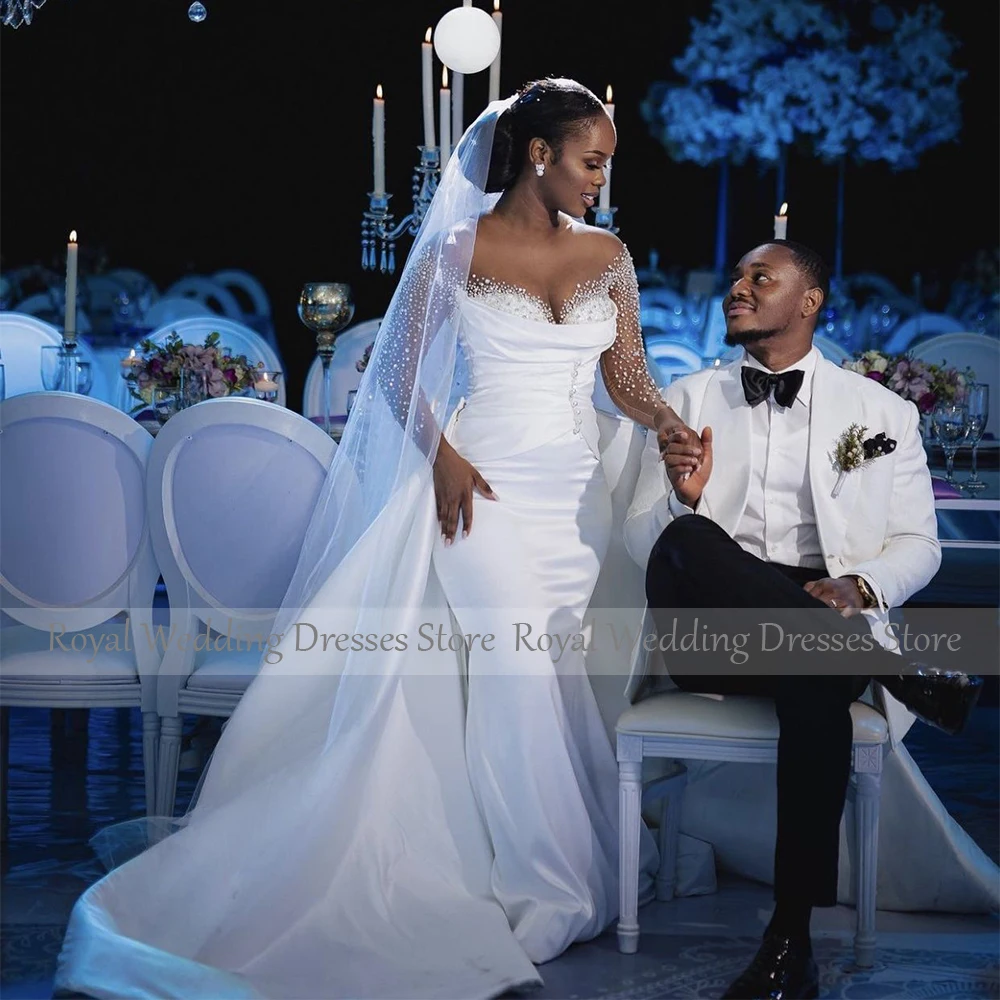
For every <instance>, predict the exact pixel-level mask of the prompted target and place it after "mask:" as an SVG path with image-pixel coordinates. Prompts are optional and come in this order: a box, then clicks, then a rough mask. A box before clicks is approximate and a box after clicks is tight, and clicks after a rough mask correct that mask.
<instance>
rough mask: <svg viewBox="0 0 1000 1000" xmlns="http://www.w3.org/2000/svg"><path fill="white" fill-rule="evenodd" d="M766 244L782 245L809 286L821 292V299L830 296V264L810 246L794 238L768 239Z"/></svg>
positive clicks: (824, 299)
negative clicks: (797, 241)
mask: <svg viewBox="0 0 1000 1000" xmlns="http://www.w3.org/2000/svg"><path fill="white" fill-rule="evenodd" d="M766 245H768V246H776V247H784V248H785V249H786V250H787V251H788V252H789V253H790V254H791V255H792V259H793V260H794V261H795V266H796V267H797V268H798V269H799V270H800V271H801V272H802V274H803V276H804V277H805V279H806V281H808V282H809V287H810V288H818V289H819V290H820V291H821V292H822V293H823V301H824V302H826V301H827V300H828V299H829V298H830V265H829V264H827V262H826V261H825V260H823V258H822V257H821V256H820V255H819V254H818V253H816V251H815V250H813V249H812V247H807V246H806V245H805V244H804V243H796V242H795V240H768V241H767V244H766Z"/></svg>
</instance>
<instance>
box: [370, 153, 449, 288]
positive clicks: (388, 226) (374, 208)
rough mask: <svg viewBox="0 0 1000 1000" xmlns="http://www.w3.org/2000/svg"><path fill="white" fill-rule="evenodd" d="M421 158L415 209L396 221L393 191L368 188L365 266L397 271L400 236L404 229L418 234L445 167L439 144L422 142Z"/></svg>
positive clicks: (415, 178)
mask: <svg viewBox="0 0 1000 1000" xmlns="http://www.w3.org/2000/svg"><path fill="white" fill-rule="evenodd" d="M417 149H419V150H420V161H419V162H418V163H417V166H416V168H415V169H414V171H413V211H412V212H410V214H409V215H407V216H405V217H404V218H402V219H400V220H399V222H398V223H397V224H395V225H394V224H393V215H392V213H391V212H390V211H389V199H390V198H391V197H392V195H391V194H375V192H374V191H369V192H368V210H367V211H366V212H364V213H363V215H362V220H361V267H362V269H363V270H365V271H374V270H375V267H376V262H377V264H378V269H379V271H381V272H382V274H395V273H396V240H398V239H399V237H400V236H402V235H403V234H404V233H409V234H410V235H411V236H416V234H417V232H418V231H419V229H420V225H421V223H422V222H423V221H424V216H425V215H426V214H427V209H428V208H429V206H430V203H431V199H432V198H433V197H434V192H435V191H436V190H437V186H438V177H439V175H440V171H441V151H440V149H439V148H438V147H437V146H418V147H417Z"/></svg>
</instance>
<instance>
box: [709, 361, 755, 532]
mask: <svg viewBox="0 0 1000 1000" xmlns="http://www.w3.org/2000/svg"><path fill="white" fill-rule="evenodd" d="M739 373H740V365H739V364H738V363H734V364H731V365H728V366H727V367H725V368H720V369H719V371H718V372H717V373H716V375H715V377H714V378H713V379H712V380H711V382H710V383H709V384H708V388H707V389H706V390H705V399H704V402H703V403H702V409H701V415H700V416H701V419H700V426H699V427H698V430H699V431H700V430H702V429H703V428H705V427H711V428H712V433H713V442H712V453H713V464H712V475H711V477H710V478H709V480H708V484H707V485H706V487H705V504H706V507H707V508H708V512H709V513H710V515H711V518H712V520H713V521H715V522H716V524H718V525H719V526H720V527H722V528H724V529H725V530H726V532H727V533H728V534H729V535H733V534H735V532H736V526H737V525H738V524H739V520H740V517H741V515H742V514H743V508H744V507H745V506H746V502H747V491H748V489H749V488H750V458H751V455H750V447H751V440H750V406H749V404H748V403H747V401H746V397H745V396H744V394H743V385H742V383H741V381H740V374H739Z"/></svg>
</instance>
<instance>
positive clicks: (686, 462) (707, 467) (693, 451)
mask: <svg viewBox="0 0 1000 1000" xmlns="http://www.w3.org/2000/svg"><path fill="white" fill-rule="evenodd" d="M660 457H661V458H662V459H663V463H664V465H665V466H666V468H667V478H668V479H669V480H670V485H671V486H673V488H674V493H675V494H676V495H677V499H678V500H680V501H681V503H683V504H686V505H687V506H688V507H696V506H697V505H698V501H699V500H700V499H701V493H702V490H704V489H705V485H706V484H707V483H708V479H709V476H711V475H712V428H711V427H706V428H705V429H704V430H703V431H702V432H701V436H700V437H699V435H697V434H696V433H695V432H694V431H693V430H691V429H688V430H677V431H673V432H672V433H671V434H669V435H668V436H667V442H666V447H661V449H660Z"/></svg>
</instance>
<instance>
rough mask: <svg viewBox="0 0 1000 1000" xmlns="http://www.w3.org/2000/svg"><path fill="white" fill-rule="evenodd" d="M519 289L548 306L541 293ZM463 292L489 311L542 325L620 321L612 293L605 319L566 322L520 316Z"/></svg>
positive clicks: (592, 323) (471, 300) (469, 299)
mask: <svg viewBox="0 0 1000 1000" xmlns="http://www.w3.org/2000/svg"><path fill="white" fill-rule="evenodd" d="M512 287H513V286H512ZM519 291H523V292H524V294H525V295H527V296H528V297H529V298H531V299H534V300H535V301H536V302H538V303H540V304H541V305H542V306H543V307H546V306H547V303H546V302H545V299H543V298H542V297H541V296H540V295H535V294H534V292H528V291H525V290H524V289H519ZM463 294H464V295H465V298H466V299H467V300H468V301H470V302H474V303H475V304H476V305H478V306H480V307H481V308H483V309H486V310H487V311H488V312H494V313H499V314H500V315H501V316H510V317H512V318H513V319H517V320H521V321H522V322H525V323H538V324H540V325H541V326H594V325H595V324H598V323H610V322H612V321H614V322H617V321H618V303H617V302H615V300H614V299H613V298H611V296H610V295H609V296H607V299H608V301H609V302H610V303H611V307H612V309H613V312H612V313H611V315H610V316H607V317H605V318H604V319H590V320H584V321H583V322H582V323H564V322H561V321H559V320H556V319H555V318H553V319H551V320H548V319H531V318H530V317H527V316H519V315H518V314H517V313H513V312H510V311H508V310H507V309H500V308H499V307H498V306H493V305H489V304H488V303H487V302H486V301H485V300H484V298H483V297H482V296H481V295H472V294H470V293H469V291H468V289H467V288H466V289H463Z"/></svg>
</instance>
